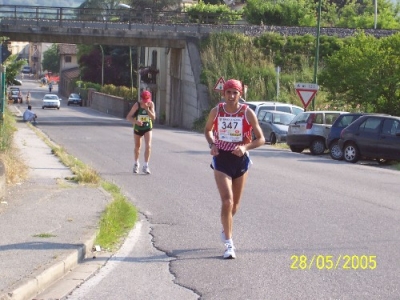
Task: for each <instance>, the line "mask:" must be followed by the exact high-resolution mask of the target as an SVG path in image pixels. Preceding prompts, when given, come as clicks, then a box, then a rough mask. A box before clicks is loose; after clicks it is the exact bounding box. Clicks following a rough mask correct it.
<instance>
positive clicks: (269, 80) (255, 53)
mask: <svg viewBox="0 0 400 300" xmlns="http://www.w3.org/2000/svg"><path fill="white" fill-rule="evenodd" d="M255 41H257V42H255ZM272 43H275V44H276V45H282V40H280V39H278V40H277V41H275V42H272ZM259 46H260V43H259V41H258V40H257V39H254V38H250V37H246V36H244V35H241V34H230V33H219V34H213V35H210V37H209V38H208V40H207V41H204V43H203V45H202V46H201V48H202V49H201V60H202V65H203V68H202V74H201V82H202V83H204V84H205V85H206V86H208V89H209V93H210V95H211V97H212V104H211V105H214V104H215V103H217V102H218V101H219V100H220V95H219V94H218V93H216V92H215V91H214V90H213V87H214V85H215V83H216V82H217V81H218V79H219V77H223V78H224V79H225V80H227V79H229V78H236V79H239V80H241V81H242V82H243V84H245V85H247V86H248V91H247V97H246V99H247V100H249V101H250V100H273V99H276V94H277V91H276V83H277V75H276V65H275V64H274V59H273V57H275V53H273V52H272V51H271V52H270V53H269V55H266V54H265V52H264V51H263V49H261V48H260V47H259ZM309 65H310V62H309V60H307V58H305V57H299V63H298V65H297V68H293V70H292V72H290V71H291V70H290V69H283V71H284V73H283V75H284V74H289V72H290V75H286V76H281V78H280V98H279V101H282V102H290V103H296V104H301V103H299V99H298V98H297V99H296V94H295V93H294V88H293V86H294V83H295V82H296V78H301V79H303V80H306V79H308V80H311V78H312V68H310V67H308V66H309Z"/></svg>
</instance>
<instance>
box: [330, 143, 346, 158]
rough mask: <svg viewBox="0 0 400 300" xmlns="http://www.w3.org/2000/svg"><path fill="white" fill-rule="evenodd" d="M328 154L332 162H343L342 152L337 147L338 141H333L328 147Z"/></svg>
mask: <svg viewBox="0 0 400 300" xmlns="http://www.w3.org/2000/svg"><path fill="white" fill-rule="evenodd" d="M329 154H330V156H331V157H332V159H334V160H343V152H342V150H341V149H340V147H339V144H338V141H333V142H332V143H331V144H330V145H329Z"/></svg>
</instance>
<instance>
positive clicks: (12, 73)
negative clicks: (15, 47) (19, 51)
mask: <svg viewBox="0 0 400 300" xmlns="http://www.w3.org/2000/svg"><path fill="white" fill-rule="evenodd" d="M3 64H4V65H5V66H6V83H7V84H9V85H11V84H12V83H13V82H14V78H15V77H17V75H18V73H19V72H21V68H22V66H24V65H26V64H27V61H26V60H25V59H20V60H17V55H16V54H13V55H10V56H9V57H8V58H7V59H6V60H5V61H4V62H3Z"/></svg>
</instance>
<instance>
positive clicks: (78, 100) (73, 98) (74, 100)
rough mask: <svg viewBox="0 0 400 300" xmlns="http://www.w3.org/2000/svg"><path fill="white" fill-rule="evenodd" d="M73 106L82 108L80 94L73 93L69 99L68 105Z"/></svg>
mask: <svg viewBox="0 0 400 300" xmlns="http://www.w3.org/2000/svg"><path fill="white" fill-rule="evenodd" d="M71 104H74V105H79V106H82V98H81V96H80V95H79V94H76V93H72V94H70V95H69V97H68V103H67V105H68V106H70V105H71Z"/></svg>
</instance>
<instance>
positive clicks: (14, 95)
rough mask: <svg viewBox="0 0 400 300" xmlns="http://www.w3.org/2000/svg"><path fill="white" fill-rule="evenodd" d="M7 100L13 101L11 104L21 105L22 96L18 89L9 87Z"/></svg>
mask: <svg viewBox="0 0 400 300" xmlns="http://www.w3.org/2000/svg"><path fill="white" fill-rule="evenodd" d="M8 99H9V100H13V103H22V102H23V101H22V94H21V90H20V89H19V87H10V88H9V92H8Z"/></svg>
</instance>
